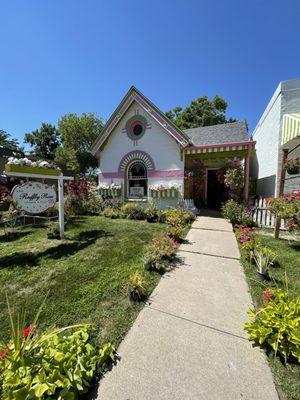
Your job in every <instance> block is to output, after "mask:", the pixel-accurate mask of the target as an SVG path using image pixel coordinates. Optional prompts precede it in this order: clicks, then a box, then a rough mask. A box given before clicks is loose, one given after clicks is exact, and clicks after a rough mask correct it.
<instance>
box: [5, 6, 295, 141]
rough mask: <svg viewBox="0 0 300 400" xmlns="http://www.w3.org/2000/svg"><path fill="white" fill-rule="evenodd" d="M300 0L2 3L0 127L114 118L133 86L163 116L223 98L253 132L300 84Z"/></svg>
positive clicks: (19, 130)
mask: <svg viewBox="0 0 300 400" xmlns="http://www.w3.org/2000/svg"><path fill="white" fill-rule="evenodd" d="M299 15H300V2H299V0H285V1H283V0H265V1H263V0H259V1H258V0H251V1H245V0H239V1H238V0H215V1H211V0H205V1H204V0H151V1H146V0H137V1H134V0H126V1H124V0H109V1H101V0H51V1H50V0H48V1H47V0H45V1H40V0H37V1H34V0H28V1H24V0H22V1H15V0H10V1H2V2H1V14H0V38H1V40H0V57H1V63H0V89H1V96H0V129H4V130H6V131H7V132H9V133H10V134H11V135H12V136H13V137H17V138H18V139H19V140H20V141H22V139H23V136H24V133H25V132H30V131H31V130H33V129H36V128H38V127H39V126H40V124H41V122H49V123H54V124H56V123H57V120H58V118H59V117H60V116H61V115H63V114H65V113H68V112H75V113H82V112H89V111H93V112H96V113H97V114H98V115H99V116H102V117H103V118H104V119H107V118H108V117H109V115H110V114H111V112H112V111H113V110H114V108H115V107H116V106H117V104H118V102H119V101H120V100H121V98H122V97H123V95H124V94H125V93H126V91H127V90H128V89H129V87H130V86H131V85H135V86H137V88H138V89H139V90H141V91H142V92H143V93H144V94H145V95H146V96H147V97H148V98H149V99H150V100H152V101H153V102H154V103H155V104H156V105H157V106H158V107H159V108H160V109H162V110H163V111H166V110H168V109H170V108H173V107H174V106H176V105H183V106H185V105H187V104H188V103H189V102H190V100H191V99H194V98H197V97H198V96H201V95H207V96H209V97H211V96H214V95H215V94H219V95H220V96H222V97H223V98H225V99H226V100H227V101H228V103H229V109H228V116H232V117H234V118H237V119H246V120H247V121H248V122H249V128H250V132H251V131H252V130H253V128H254V127H255V124H256V122H257V121H258V119H259V117H260V115H261V114H262V112H263V110H264V108H265V106H266V104H267V102H268V100H269V98H270V97H271V95H272V93H273V91H274V90H275V88H276V86H277V84H278V82H279V81H281V80H288V79H293V78H299V77H300V52H299V51H298V50H297V49H299V44H300V26H299Z"/></svg>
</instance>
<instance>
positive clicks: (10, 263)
mask: <svg viewBox="0 0 300 400" xmlns="http://www.w3.org/2000/svg"><path fill="white" fill-rule="evenodd" d="M164 230H165V226H164V225H162V224H151V223H147V222H145V221H131V220H121V219H120V220H111V219H105V218H103V217H77V218H72V219H71V220H70V221H69V222H68V225H67V231H66V237H67V240H64V241H60V240H49V239H47V237H46V228H42V227H38V228H33V227H29V228H23V229H21V230H19V231H17V232H16V236H15V237H13V238H12V239H11V240H10V241H5V238H4V235H3V233H2V232H1V234H0V287H1V291H0V331H1V336H2V338H7V335H8V320H7V307H6V300H5V293H7V294H8V295H9V298H10V299H11V302H12V304H13V305H14V306H17V307H22V306H24V305H26V310H27V322H28V323H30V322H31V321H32V318H33V317H34V315H35V313H36V311H37V310H38V308H39V306H40V304H41V303H42V302H43V300H44V299H45V296H46V295H47V294H48V295H47V299H46V303H45V306H44V309H43V312H42V314H41V316H40V320H39V321H40V322H39V325H40V326H49V325H58V326H64V325H69V324H74V323H78V322H92V323H93V324H94V326H95V327H96V330H97V334H98V337H99V340H100V341H101V342H102V341H103V340H110V341H112V342H113V343H114V344H118V342H119V341H120V340H121V339H122V338H123V337H124V335H125V334H126V332H127V331H128V329H129V327H130V326H131V324H132V322H133V321H134V319H135V318H136V316H137V314H138V312H139V310H140V309H141V308H142V304H137V303H131V302H130V301H129V299H128V295H127V290H126V289H127V288H126V286H127V283H128V278H129V276H130V275H131V274H132V273H133V272H134V271H135V270H140V271H143V272H144V275H145V277H146V280H147V284H148V289H149V291H150V292H151V291H152V290H153V288H154V287H155V286H156V284H157V283H158V281H159V278H160V276H159V274H157V273H155V272H148V271H145V270H144V267H143V263H142V260H141V258H142V254H143V246H144V244H145V243H146V242H149V241H150V239H151V237H152V235H153V234H155V233H158V232H162V231H164Z"/></svg>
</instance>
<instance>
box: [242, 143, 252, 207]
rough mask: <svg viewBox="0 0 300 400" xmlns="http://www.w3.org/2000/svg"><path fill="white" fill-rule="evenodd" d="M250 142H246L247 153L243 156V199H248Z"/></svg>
mask: <svg viewBox="0 0 300 400" xmlns="http://www.w3.org/2000/svg"><path fill="white" fill-rule="evenodd" d="M251 149H252V144H248V148H247V154H246V157H245V176H244V193H243V194H244V200H245V201H248V198H249V173H250V155H251Z"/></svg>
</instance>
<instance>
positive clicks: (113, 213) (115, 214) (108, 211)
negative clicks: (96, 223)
mask: <svg viewBox="0 0 300 400" xmlns="http://www.w3.org/2000/svg"><path fill="white" fill-rule="evenodd" d="M102 215H103V216H104V217H106V218H111V219H116V218H120V217H121V213H120V211H118V210H114V209H113V208H105V209H104V210H103V212H102Z"/></svg>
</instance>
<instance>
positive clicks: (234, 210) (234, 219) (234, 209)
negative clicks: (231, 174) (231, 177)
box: [221, 199, 247, 225]
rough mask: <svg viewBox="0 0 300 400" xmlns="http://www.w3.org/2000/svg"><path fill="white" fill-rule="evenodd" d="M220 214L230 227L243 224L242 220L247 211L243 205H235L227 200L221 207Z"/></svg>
mask: <svg viewBox="0 0 300 400" xmlns="http://www.w3.org/2000/svg"><path fill="white" fill-rule="evenodd" d="M221 210H222V214H223V217H224V218H225V219H228V220H229V221H230V222H231V223H232V225H236V224H243V218H245V216H246V214H247V209H246V207H245V206H244V205H243V204H240V203H237V202H236V201H234V200H233V199H230V200H228V201H227V202H226V203H224V204H223V205H222V208H221Z"/></svg>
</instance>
